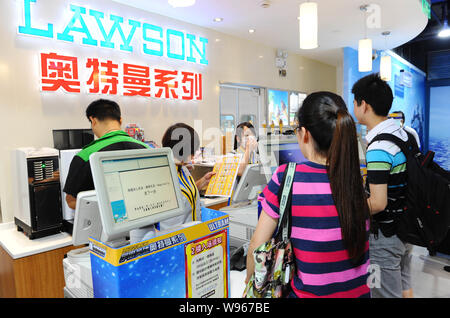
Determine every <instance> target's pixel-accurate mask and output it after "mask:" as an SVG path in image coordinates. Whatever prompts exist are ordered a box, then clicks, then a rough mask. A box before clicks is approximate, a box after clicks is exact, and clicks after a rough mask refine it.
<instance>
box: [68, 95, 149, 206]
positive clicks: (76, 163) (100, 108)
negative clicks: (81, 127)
mask: <svg viewBox="0 0 450 318" xmlns="http://www.w3.org/2000/svg"><path fill="white" fill-rule="evenodd" d="M86 117H87V119H88V120H89V122H90V123H91V128H92V131H93V132H94V134H95V136H96V137H97V138H98V139H96V140H94V141H93V142H91V143H90V144H89V145H87V146H85V147H84V148H83V149H82V150H81V151H80V152H78V153H77V154H76V155H75V157H74V158H73V159H72V162H71V163H70V168H69V173H68V175H67V179H66V183H65V186H64V192H65V193H66V202H67V205H68V206H69V207H70V208H71V209H75V208H76V202H77V195H78V193H79V192H81V191H88V190H94V189H95V187H94V181H93V179H92V172H91V166H90V163H89V157H90V156H91V155H92V154H93V153H95V152H97V151H112V150H127V149H143V148H149V146H147V145H146V144H145V143H143V142H141V141H138V140H136V139H134V138H131V137H130V136H129V135H128V134H127V133H126V132H124V131H123V130H122V129H121V125H122V117H121V111H120V107H119V105H118V104H117V103H116V102H114V101H111V100H106V99H99V100H96V101H94V102H92V103H91V104H90V105H89V106H88V107H87V109H86Z"/></svg>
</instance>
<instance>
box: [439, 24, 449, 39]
mask: <svg viewBox="0 0 450 318" xmlns="http://www.w3.org/2000/svg"><path fill="white" fill-rule="evenodd" d="M438 36H439V37H440V38H448V37H450V28H449V27H448V21H447V20H445V21H444V27H443V28H442V30H441V31H440V32H439V34H438Z"/></svg>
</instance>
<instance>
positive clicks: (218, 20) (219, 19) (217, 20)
mask: <svg viewBox="0 0 450 318" xmlns="http://www.w3.org/2000/svg"><path fill="white" fill-rule="evenodd" d="M213 21H214V22H222V21H223V18H214V20H213Z"/></svg>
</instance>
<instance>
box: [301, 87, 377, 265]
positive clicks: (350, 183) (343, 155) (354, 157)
mask: <svg viewBox="0 0 450 318" xmlns="http://www.w3.org/2000/svg"><path fill="white" fill-rule="evenodd" d="M297 120H298V125H299V127H304V128H305V129H306V130H308V131H309V132H310V134H311V136H312V139H313V142H314V150H315V152H316V153H317V154H319V155H321V156H323V157H326V158H327V173H328V177H329V179H330V186H331V192H332V196H333V199H334V203H335V205H336V209H337V211H338V215H339V221H340V224H341V230H342V239H343V242H344V247H345V249H346V250H347V251H348V254H349V257H350V258H351V259H354V260H359V259H360V258H361V256H362V255H364V252H365V249H366V242H367V229H366V222H367V220H369V219H370V213H369V207H368V205H367V197H366V194H365V191H364V187H363V181H362V177H361V173H360V167H359V151H358V141H357V137H356V126H355V122H354V120H353V118H352V116H351V115H350V114H349V113H348V111H347V107H346V105H345V102H344V100H343V99H342V97H340V96H338V95H336V94H334V93H330V92H317V93H313V94H310V95H308V96H307V97H306V99H305V100H304V102H303V105H302V107H301V108H300V109H299V110H298V111H297Z"/></svg>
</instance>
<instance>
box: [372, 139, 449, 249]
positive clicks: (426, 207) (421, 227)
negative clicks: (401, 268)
mask: <svg viewBox="0 0 450 318" xmlns="http://www.w3.org/2000/svg"><path fill="white" fill-rule="evenodd" d="M407 134H408V140H407V141H403V140H401V139H400V138H398V137H396V136H394V135H392V134H379V135H377V136H376V137H375V138H374V139H373V140H372V141H371V144H372V143H373V142H375V141H380V140H386V141H390V142H392V143H394V144H395V145H397V146H398V147H399V148H400V149H401V151H402V152H403V154H404V155H405V156H406V169H407V170H406V173H407V187H406V194H405V197H406V198H405V202H404V207H403V210H404V211H403V213H400V214H399V215H397V217H396V218H395V222H396V234H397V236H398V237H399V238H400V239H402V240H403V241H404V242H408V243H411V244H414V245H418V246H423V247H426V248H427V249H428V251H429V253H430V255H435V254H436V250H437V249H438V247H439V244H440V243H441V242H442V241H443V240H444V239H445V238H446V235H447V233H448V231H449V229H450V173H449V172H448V171H446V170H444V169H442V168H441V167H440V166H439V165H438V164H436V163H435V162H434V161H433V158H434V152H432V151H428V152H427V153H426V154H425V155H423V154H422V153H421V152H420V150H419V147H418V146H417V143H416V140H415V138H414V136H413V135H411V134H410V133H408V132H407Z"/></svg>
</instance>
